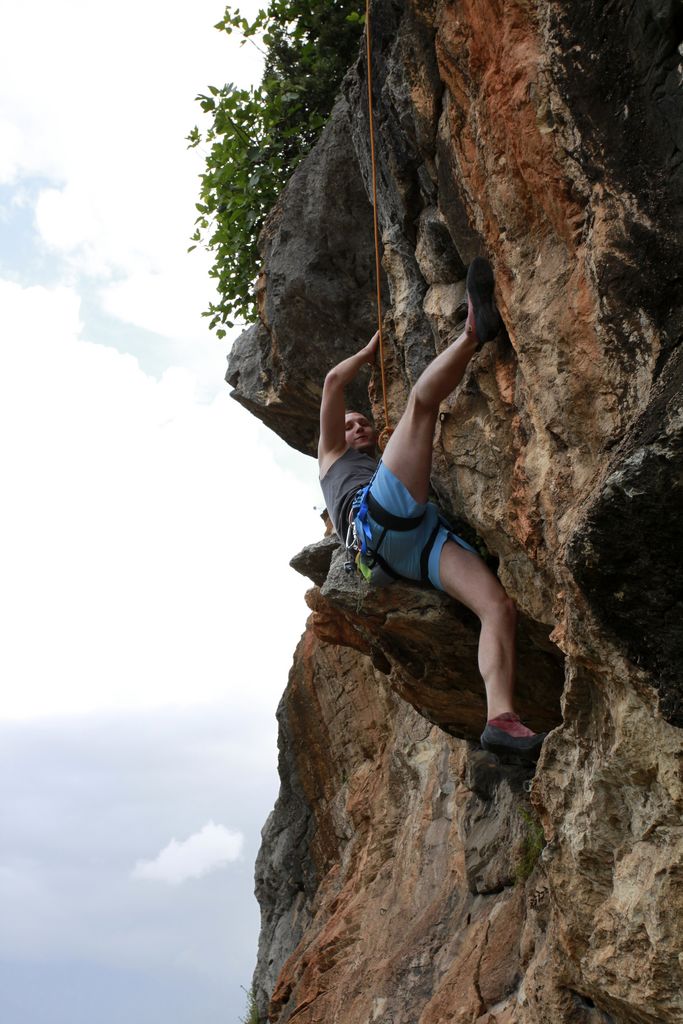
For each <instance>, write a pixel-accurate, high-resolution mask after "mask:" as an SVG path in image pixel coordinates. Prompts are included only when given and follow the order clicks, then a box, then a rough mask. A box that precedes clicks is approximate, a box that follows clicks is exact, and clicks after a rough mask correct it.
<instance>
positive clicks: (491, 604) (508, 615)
mask: <svg viewBox="0 0 683 1024" xmlns="http://www.w3.org/2000/svg"><path fill="white" fill-rule="evenodd" d="M486 616H491V617H495V618H496V619H499V620H500V621H502V622H504V623H505V624H506V625H507V626H509V627H511V628H512V627H514V626H516V625H517V619H518V617H519V613H518V611H517V605H516V604H515V602H514V601H513V600H512V598H511V597H508V595H507V594H506V593H505V591H504V590H503V588H502V587H500V588H496V590H495V592H494V593H493V594H492V595H491V597H490V598H489V600H488V601H487V603H486V606H485V608H484V611H483V615H482V617H486Z"/></svg>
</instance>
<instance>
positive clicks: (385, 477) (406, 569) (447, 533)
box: [368, 462, 478, 590]
mask: <svg viewBox="0 0 683 1024" xmlns="http://www.w3.org/2000/svg"><path fill="white" fill-rule="evenodd" d="M370 492H371V494H372V496H373V498H374V499H375V501H378V502H379V504H380V505H381V506H382V507H383V508H384V509H386V511H387V512H390V513H391V514H392V515H395V516H403V517H404V518H410V517H412V516H419V515H420V514H421V513H422V512H424V513H425V516H424V519H423V520H422V522H421V523H420V525H419V526H416V527H415V529H414V530H405V531H401V530H387V532H386V534H385V537H384V540H383V541H382V545H381V547H380V550H379V553H380V555H381V556H382V558H383V559H384V561H385V562H387V564H388V565H390V566H391V568H392V569H394V570H395V572H397V573H400V575H401V576H405V577H407V579H410V580H420V579H422V574H421V572H420V555H421V554H422V549H423V548H424V546H425V544H426V543H427V541H428V540H429V538H430V536H431V533H432V531H433V529H434V527H435V526H436V524H437V523H438V522H439V521H441V523H442V525H441V528H440V529H439V532H438V533H437V535H436V540H435V541H434V544H433V546H432V550H431V552H430V555H429V562H428V575H429V582H430V583H431V584H432V586H434V587H436V588H437V590H443V587H442V586H441V577H440V575H439V561H440V559H441V549H442V548H443V546H444V544H445V543H446V541H447V540H453V541H455V543H456V544H459V545H460V547H462V548H465V550H466V551H472V552H473V553H474V554H475V555H476V554H478V552H477V551H476V550H475V548H473V547H472V545H471V544H468V543H467V541H465V540H463V539H462V537H458V535H457V534H455V533H453V532H452V531H451V530H449V529H448V527H447V526H446V525H444V524H443V521H442V519H441V514H440V512H439V510H438V508H437V507H436V505H434V504H432V503H431V502H427V504H426V505H421V504H419V502H417V501H415V499H414V498H413V496H412V495H411V493H410V491H409V490H408V489H407V488H406V487H405V486H404V485H403V484H402V483H401V481H400V480H399V479H398V477H396V476H394V474H393V473H392V472H391V470H390V469H387V467H386V466H385V465H384V463H383V462H380V464H379V467H378V469H377V473H376V475H375V478H374V480H373V482H372V485H371V487H370ZM368 525H369V527H370V529H371V531H372V543H371V545H370V547H371V548H372V547H374V546H375V545H376V544H377V543H378V542H379V539H380V537H381V535H382V532H383V527H382V526H380V525H379V523H377V522H375V520H374V519H373V518H372V516H371V515H370V514H369V513H368ZM387 582H391V581H390V580H387Z"/></svg>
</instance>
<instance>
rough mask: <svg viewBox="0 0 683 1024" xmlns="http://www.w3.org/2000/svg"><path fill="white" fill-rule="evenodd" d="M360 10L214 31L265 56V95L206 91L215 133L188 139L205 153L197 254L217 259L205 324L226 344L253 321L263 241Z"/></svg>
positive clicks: (318, 7)
mask: <svg viewBox="0 0 683 1024" xmlns="http://www.w3.org/2000/svg"><path fill="white" fill-rule="evenodd" d="M358 7H359V3H358V0H355V2H353V0H333V2H330V0H313V2H306V3H304V2H302V0H271V2H270V4H269V5H268V7H267V8H265V9H263V10H260V11H259V13H258V14H257V16H256V18H255V19H254V21H252V22H249V21H248V20H247V19H246V18H244V17H242V16H241V15H240V12H239V10H238V9H236V8H235V9H233V8H231V7H230V6H228V7H226V9H225V14H224V16H223V18H222V20H221V21H219V22H218V24H217V25H216V26H215V27H216V28H217V29H219V31H221V32H225V33H227V34H228V35H230V34H231V33H232V32H233V31H238V32H241V34H242V36H243V40H242V43H243V44H244V43H246V42H250V43H252V44H253V45H255V46H257V47H258V48H259V49H261V50H262V51H263V52H264V53H265V68H264V74H263V80H262V82H261V84H260V85H259V86H257V87H255V88H248V89H238V88H236V87H235V86H234V85H233V84H232V83H227V84H225V85H223V86H222V87H221V88H218V87H217V86H209V92H208V95H204V94H200V95H199V96H198V97H197V101H198V103H199V104H200V106H201V108H202V110H203V111H204V113H205V114H207V115H209V117H210V118H211V124H210V125H209V127H208V128H207V129H205V130H204V131H203V132H201V131H200V130H199V128H196V127H195V128H193V129H192V131H191V132H190V134H189V135H188V137H187V138H188V142H189V144H190V146H191V147H196V146H198V145H200V144H204V145H205V146H207V147H208V150H207V155H206V170H205V171H204V173H203V174H202V176H201V187H200V197H199V202H198V203H197V210H198V213H199V216H198V217H197V219H196V222H195V224H196V230H195V233H194V235H193V236H192V242H193V245H192V246H191V249H194V248H196V244H197V243H199V242H202V243H204V245H206V247H207V248H208V249H210V250H211V251H212V252H213V254H214V263H213V267H212V269H211V271H210V273H211V276H212V277H213V278H214V279H215V280H216V285H217V289H218V301H217V302H215V303H213V302H212V303H211V304H210V306H209V309H208V310H207V311H206V312H205V314H204V315H205V316H208V317H210V318H211V320H210V327H212V328H218V329H217V331H216V333H217V334H218V336H219V337H223V336H224V334H225V330H224V328H223V326H222V325H224V324H225V325H227V326H228V327H232V326H233V324H232V320H231V318H232V317H236V318H239V319H243V320H246V321H251V320H254V319H255V318H256V303H255V298H254V294H253V282H254V279H255V277H256V275H257V272H258V262H259V257H258V250H257V245H256V241H257V238H258V234H259V231H260V230H261V228H262V226H263V223H264V220H265V218H266V216H267V214H268V212H269V210H270V209H271V208H272V206H273V205H274V203H275V200H276V199H277V196H278V194H279V193H280V192H281V190H282V188H283V187H284V185H285V183H286V182H287V179H288V178H289V176H290V175H291V173H292V171H293V170H294V168H295V167H296V165H297V164H298V163H299V161H300V160H301V159H302V157H303V156H304V155H305V154H306V153H307V152H308V151H309V149H310V148H311V146H312V144H313V143H314V142H315V140H316V138H317V137H318V134H319V132H320V129H321V128H322V126H323V125H324V123H325V121H326V119H327V117H328V115H329V113H330V111H331V109H332V105H333V103H334V99H335V96H336V94H337V91H338V88H339V85H340V82H341V79H342V77H343V75H344V73H345V72H346V70H347V68H348V67H349V65H350V64H351V62H352V61H353V59H354V57H355V55H356V53H357V50H358V40H359V37H360V32H361V28H362V24H363V18H362V17H361V15H360V13H359V11H358ZM219 325H220V326H219Z"/></svg>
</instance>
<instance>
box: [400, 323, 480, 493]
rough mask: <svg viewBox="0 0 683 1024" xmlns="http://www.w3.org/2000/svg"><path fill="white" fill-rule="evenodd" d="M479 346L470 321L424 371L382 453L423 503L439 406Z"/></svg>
mask: <svg viewBox="0 0 683 1024" xmlns="http://www.w3.org/2000/svg"><path fill="white" fill-rule="evenodd" d="M476 349H477V337H476V334H475V332H474V330H473V329H472V326H471V325H470V323H469V321H468V325H467V328H466V329H465V331H463V333H462V334H461V335H460V336H459V337H458V338H457V339H456V340H455V341H454V342H453V343H452V344H451V345H449V346H448V348H447V349H444V351H443V352H441V353H440V354H439V355H438V356H437V357H436V359H434V360H433V361H432V362H431V363H430V364H429V366H428V367H427V369H426V370H424V372H423V373H422V374H421V375H420V377H419V379H418V381H417V383H416V384H415V387H414V388H413V390H412V391H411V392H410V397H409V398H408V404H407V406H406V409H405V412H404V413H403V416H401V419H400V421H399V424H398V426H397V427H396V429H395V430H394V432H393V434H392V435H391V437H390V438H389V442H388V444H387V447H386V449H385V451H384V454H383V456H382V461H383V462H384V464H385V466H387V468H388V469H390V470H391V472H392V473H393V474H394V476H396V477H398V479H399V480H400V481H401V483H402V484H403V486H404V487H407V489H408V490H409V491H410V493H411V494H412V496H413V498H414V499H415V501H418V502H420V503H421V504H424V502H426V501H427V498H428V496H429V478H430V476H431V472H432V447H433V444H434V427H435V426H436V419H437V416H438V415H439V406H440V404H441V402H443V400H444V399H445V398H448V396H449V395H450V393H451V392H452V391H454V390H455V388H456V387H457V386H458V384H459V383H460V381H461V380H462V378H463V376H464V373H465V370H466V368H467V364H468V363H469V361H470V359H471V358H472V356H473V355H474V353H475V352H476Z"/></svg>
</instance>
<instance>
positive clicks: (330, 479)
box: [320, 448, 377, 543]
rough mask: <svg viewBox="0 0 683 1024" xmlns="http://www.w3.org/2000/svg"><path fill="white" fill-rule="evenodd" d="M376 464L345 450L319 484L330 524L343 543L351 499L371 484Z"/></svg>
mask: <svg viewBox="0 0 683 1024" xmlns="http://www.w3.org/2000/svg"><path fill="white" fill-rule="evenodd" d="M376 469H377V462H376V460H375V459H373V458H372V456H371V455H366V454H365V452H359V451H356V449H355V448H347V449H346V451H345V452H344V454H343V455H340V456H339V458H338V459H337V461H336V462H333V463H332V465H331V466H330V468H329V469H328V471H327V473H325V476H324V477H323V478H322V480H321V481H320V486H321V487H322V491H323V497H324V498H325V504H326V505H327V511H328V512H329V514H330V519H331V520H332V524H333V526H334V528H335V530H336V531H337V536H338V537H339V538H340V539H341V541H342V543H345V542H346V531H347V529H348V523H349V512H350V511H351V505H352V503H353V499H354V495H355V494H356V491H358V490H359V489H360V488H361V487H365V485H366V484H369V483H370V481H371V480H372V478H373V476H374V474H375V470H376Z"/></svg>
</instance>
